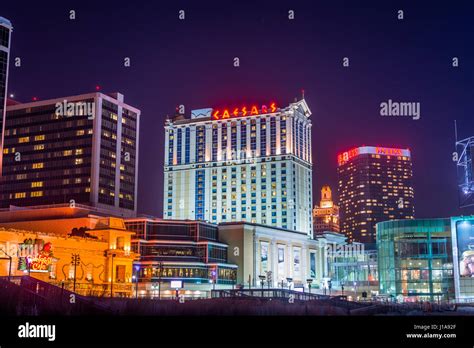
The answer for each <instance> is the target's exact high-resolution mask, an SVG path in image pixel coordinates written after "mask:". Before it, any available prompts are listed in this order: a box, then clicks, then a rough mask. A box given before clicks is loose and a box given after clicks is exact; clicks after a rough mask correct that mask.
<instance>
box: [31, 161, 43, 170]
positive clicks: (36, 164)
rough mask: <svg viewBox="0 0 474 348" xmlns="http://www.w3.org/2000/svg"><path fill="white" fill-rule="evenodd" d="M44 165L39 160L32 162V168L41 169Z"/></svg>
mask: <svg viewBox="0 0 474 348" xmlns="http://www.w3.org/2000/svg"><path fill="white" fill-rule="evenodd" d="M43 167H44V164H43V163H42V162H41V163H33V167H32V168H33V169H41V168H43Z"/></svg>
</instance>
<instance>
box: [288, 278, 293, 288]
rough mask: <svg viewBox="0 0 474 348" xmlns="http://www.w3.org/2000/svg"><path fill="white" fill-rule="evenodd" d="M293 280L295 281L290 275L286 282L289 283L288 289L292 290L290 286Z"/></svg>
mask: <svg viewBox="0 0 474 348" xmlns="http://www.w3.org/2000/svg"><path fill="white" fill-rule="evenodd" d="M292 281H293V278H290V277H288V278H286V282H287V284H288V290H291V289H290V287H291V282H292Z"/></svg>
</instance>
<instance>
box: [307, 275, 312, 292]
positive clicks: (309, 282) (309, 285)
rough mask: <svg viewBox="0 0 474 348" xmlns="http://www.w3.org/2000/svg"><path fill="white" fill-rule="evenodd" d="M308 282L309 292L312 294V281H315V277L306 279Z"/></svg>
mask: <svg viewBox="0 0 474 348" xmlns="http://www.w3.org/2000/svg"><path fill="white" fill-rule="evenodd" d="M306 282H307V283H308V288H309V289H308V290H309V293H310V294H311V283H312V282H313V279H312V278H308V279H306Z"/></svg>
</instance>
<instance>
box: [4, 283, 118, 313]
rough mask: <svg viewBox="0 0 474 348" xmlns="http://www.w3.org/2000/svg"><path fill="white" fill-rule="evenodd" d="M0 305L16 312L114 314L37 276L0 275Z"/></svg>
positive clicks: (96, 303) (89, 299)
mask: <svg viewBox="0 0 474 348" xmlns="http://www.w3.org/2000/svg"><path fill="white" fill-rule="evenodd" d="M0 294H1V295H0V306H2V307H3V308H7V309H8V311H9V312H15V313H16V314H17V315H18V314H19V315H48V314H51V315H57V314H60V315H78V314H92V315H100V314H114V313H115V312H114V311H112V310H111V309H110V308H109V307H107V306H104V305H102V304H100V303H98V302H96V301H94V300H93V299H91V298H87V297H85V296H81V295H79V294H76V293H73V292H71V291H68V290H65V289H63V288H60V287H57V286H54V285H52V284H49V283H46V282H43V281H41V280H38V279H35V278H32V277H29V276H23V277H10V279H9V278H8V277H0Z"/></svg>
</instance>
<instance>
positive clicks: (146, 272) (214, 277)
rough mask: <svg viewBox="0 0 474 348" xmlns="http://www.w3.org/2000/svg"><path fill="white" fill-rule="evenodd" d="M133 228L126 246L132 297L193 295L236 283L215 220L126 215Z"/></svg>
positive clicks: (231, 264) (234, 274)
mask: <svg viewBox="0 0 474 348" xmlns="http://www.w3.org/2000/svg"><path fill="white" fill-rule="evenodd" d="M126 226H127V228H128V229H129V230H131V231H134V232H135V233H136V236H135V237H134V238H133V240H132V249H133V251H135V252H136V253H138V254H140V259H139V260H138V261H137V262H136V263H135V272H136V276H137V278H136V281H137V283H136V284H135V285H136V288H137V289H138V296H140V297H152V298H174V297H176V296H177V295H178V296H184V297H190V298H199V297H207V296H209V295H210V293H209V292H210V290H212V289H214V288H216V287H218V288H219V289H222V288H228V289H231V288H233V287H234V286H235V285H236V282H237V279H236V271H237V265H236V264H233V263H229V262H228V255H229V252H228V246H227V244H225V243H222V242H220V241H219V230H218V227H217V225H214V224H209V223H206V222H203V221H192V220H163V219H157V218H137V219H128V220H126Z"/></svg>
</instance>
